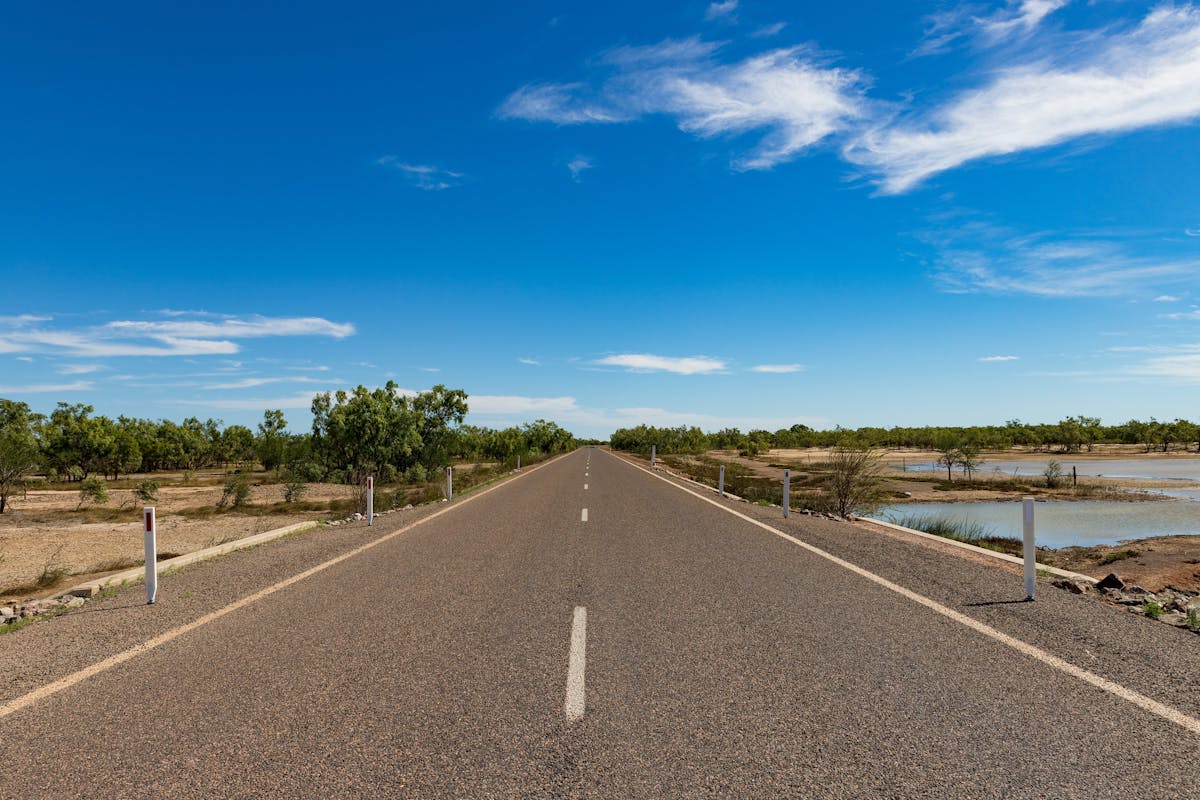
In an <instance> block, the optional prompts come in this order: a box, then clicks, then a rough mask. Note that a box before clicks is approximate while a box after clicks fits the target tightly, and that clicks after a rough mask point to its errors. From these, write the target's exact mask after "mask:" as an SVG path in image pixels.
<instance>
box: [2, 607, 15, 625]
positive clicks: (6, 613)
mask: <svg viewBox="0 0 1200 800" xmlns="http://www.w3.org/2000/svg"><path fill="white" fill-rule="evenodd" d="M16 616H17V609H15V608H13V607H12V606H0V620H3V621H5V622H8V621H9V620H10V619H14V618H16Z"/></svg>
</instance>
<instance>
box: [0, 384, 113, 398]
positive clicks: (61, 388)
mask: <svg viewBox="0 0 1200 800" xmlns="http://www.w3.org/2000/svg"><path fill="white" fill-rule="evenodd" d="M94 385H95V384H93V383H92V382H91V381H75V382H73V383H31V384H25V385H24V386H0V395H5V394H50V393H54V392H86V391H88V390H90V389H91V388H92V387H93V386H94Z"/></svg>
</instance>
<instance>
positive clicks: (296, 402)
mask: <svg viewBox="0 0 1200 800" xmlns="http://www.w3.org/2000/svg"><path fill="white" fill-rule="evenodd" d="M317 394H318V392H301V393H300V394H294V395H290V396H287V397H257V398H232V397H216V398H208V399H202V400H181V401H180V402H181V403H183V404H185V405H191V406H203V407H205V408H217V409H224V410H228V411H262V410H263V409H267V408H278V409H305V410H307V409H309V408H311V407H312V400H313V397H315V396H316V395H317Z"/></svg>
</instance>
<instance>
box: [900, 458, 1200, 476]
mask: <svg viewBox="0 0 1200 800" xmlns="http://www.w3.org/2000/svg"><path fill="white" fill-rule="evenodd" d="M1051 460H1054V461H1057V462H1058V463H1059V464H1060V465H1061V467H1062V471H1063V474H1064V475H1066V476H1067V477H1070V475H1071V468H1072V467H1074V468H1075V469H1076V470H1078V472H1079V476H1080V477H1092V478H1101V477H1103V478H1145V479H1151V480H1180V481H1200V458H1170V459H1149V458H1146V459H1141V458H1128V459H1111V460H1106V461H1091V460H1087V459H1076V458H1073V457H1072V456H1064V455H1047V456H1046V458H1045V460H1044V461H1042V460H1038V461H985V462H983V464H982V465H981V466H980V467H979V471H978V473H977V474H980V475H992V474H995V473H997V472H1000V473H1003V474H1004V475H1041V474H1042V473H1043V472H1045V470H1046V464H1048V463H1049V462H1050V461H1051ZM905 468H906V469H908V470H911V471H914V472H937V471H941V472H945V471H946V468H945V467H944V466H942V465H940V464H936V463H933V462H931V461H923V462H917V463H914V464H908V465H906V467H905ZM958 474H959V470H958V468H957V467H956V468H955V469H954V475H955V477H957V476H958Z"/></svg>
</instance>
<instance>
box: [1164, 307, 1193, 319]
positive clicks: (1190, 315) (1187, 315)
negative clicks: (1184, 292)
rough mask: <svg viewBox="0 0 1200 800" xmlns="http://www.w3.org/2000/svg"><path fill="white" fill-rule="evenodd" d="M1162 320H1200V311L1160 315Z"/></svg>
mask: <svg viewBox="0 0 1200 800" xmlns="http://www.w3.org/2000/svg"><path fill="white" fill-rule="evenodd" d="M1158 316H1159V318H1160V319H1200V309H1193V310H1191V311H1176V312H1175V313H1173V314H1159V315H1158Z"/></svg>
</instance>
